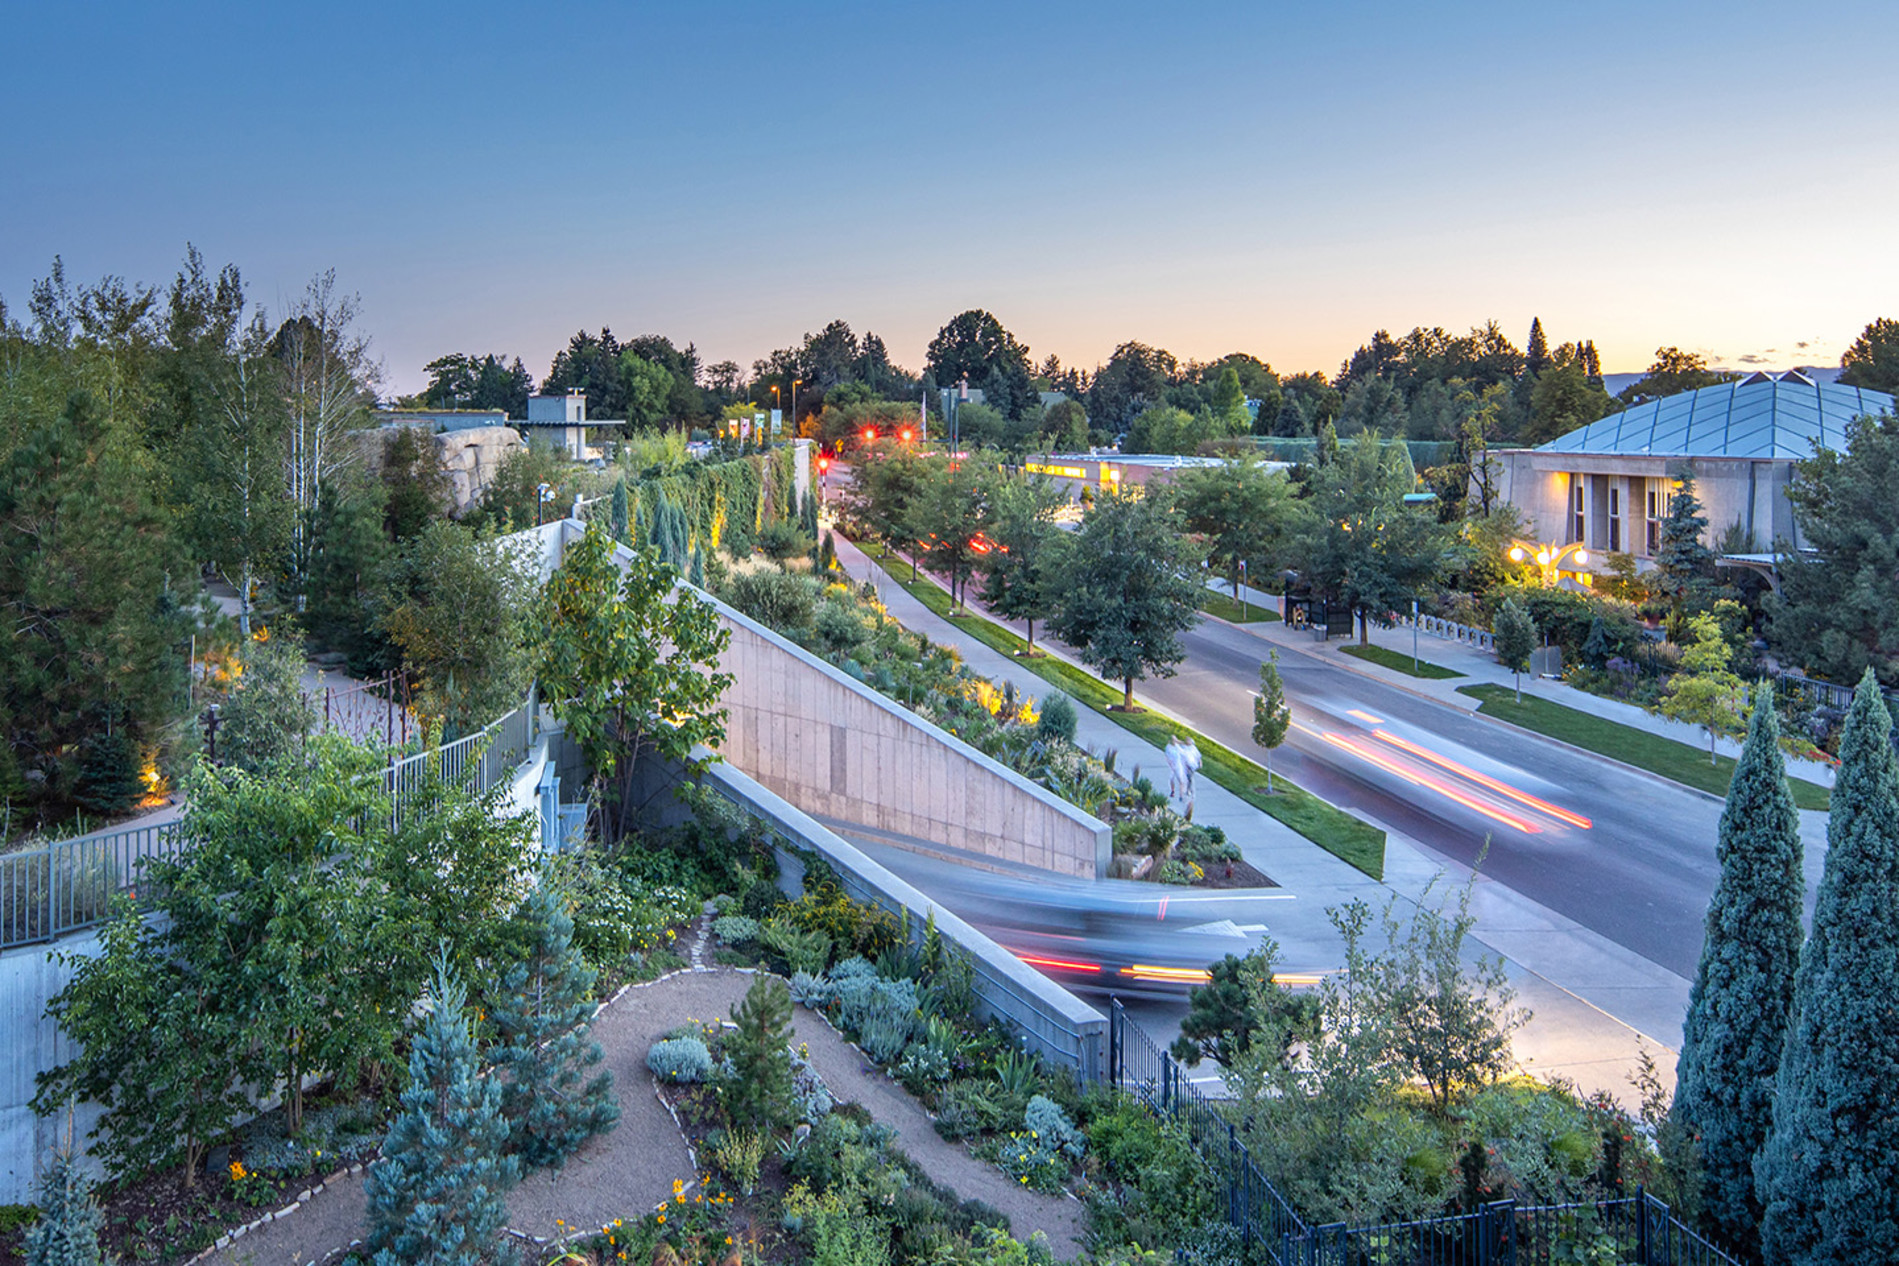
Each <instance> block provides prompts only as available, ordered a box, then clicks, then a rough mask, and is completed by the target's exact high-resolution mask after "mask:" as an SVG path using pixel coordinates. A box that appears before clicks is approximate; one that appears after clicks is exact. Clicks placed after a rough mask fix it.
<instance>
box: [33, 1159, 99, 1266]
mask: <svg viewBox="0 0 1899 1266" xmlns="http://www.w3.org/2000/svg"><path fill="white" fill-rule="evenodd" d="M39 1204H40V1212H39V1220H38V1221H37V1222H35V1223H33V1224H32V1225H31V1226H29V1227H28V1228H27V1232H26V1261H27V1266H101V1263H103V1262H104V1261H105V1260H106V1259H105V1257H104V1255H103V1254H102V1253H100V1251H99V1232H100V1230H101V1229H103V1227H104V1226H105V1215H104V1214H103V1213H101V1212H100V1211H99V1205H98V1202H97V1201H95V1200H94V1199H93V1198H92V1184H91V1183H90V1182H87V1181H86V1176H85V1175H84V1174H82V1173H80V1172H79V1166H78V1164H77V1163H76V1162H75V1161H74V1159H73V1158H72V1157H71V1156H70V1155H67V1154H65V1153H61V1154H59V1155H57V1156H55V1157H54V1158H53V1163H52V1164H50V1165H48V1166H47V1167H46V1173H45V1174H44V1175H42V1176H41V1178H40V1190H39Z"/></svg>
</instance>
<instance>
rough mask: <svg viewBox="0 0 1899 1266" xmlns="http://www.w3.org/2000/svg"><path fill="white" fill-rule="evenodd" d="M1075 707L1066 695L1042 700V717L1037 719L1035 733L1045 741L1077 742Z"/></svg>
mask: <svg viewBox="0 0 1899 1266" xmlns="http://www.w3.org/2000/svg"><path fill="white" fill-rule="evenodd" d="M1075 722H1076V716H1075V705H1074V703H1073V702H1072V701H1071V700H1070V699H1069V698H1068V696H1067V695H1064V694H1052V695H1049V696H1047V697H1046V698H1044V699H1043V700H1042V715H1041V716H1040V717H1038V718H1036V721H1035V733H1036V735H1037V736H1038V737H1040V738H1043V739H1061V740H1063V741H1064V742H1068V743H1072V742H1074V741H1075Z"/></svg>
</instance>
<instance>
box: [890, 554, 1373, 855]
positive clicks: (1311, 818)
mask: <svg viewBox="0 0 1899 1266" xmlns="http://www.w3.org/2000/svg"><path fill="white" fill-rule="evenodd" d="M885 574H886V575H888V576H889V577H890V578H891V579H892V580H894V581H896V582H897V583H898V584H900V585H902V586H903V587H904V588H905V589H906V590H908V591H909V592H910V594H911V595H913V596H914V597H915V598H916V599H917V600H918V601H919V602H921V603H922V604H923V605H924V606H926V607H928V608H929V609H930V610H931V611H933V612H935V613H936V614H937V615H940V616H942V617H944V618H945V619H949V618H951V617H950V597H949V594H948V592H947V591H945V590H944V589H943V587H942V586H940V585H938V584H937V583H936V582H935V581H933V580H931V579H929V577H928V576H920V577H919V578H918V579H917V580H914V581H912V580H909V579H907V578H906V577H904V576H902V575H900V574H899V573H897V572H896V571H894V570H886V573H885ZM954 619H955V620H956V622H957V625H958V627H960V628H962V629H964V630H965V631H967V632H968V633H969V635H970V636H971V637H974V638H975V639H976V640H977V641H979V642H981V643H982V644H983V645H985V646H987V647H989V648H990V649H991V650H995V651H1000V652H1001V653H1003V654H1004V655H1016V654H1017V652H1019V651H1023V650H1026V649H1027V648H1028V643H1027V642H1025V641H1023V640H1022V639H1021V638H1020V637H1018V636H1016V635H1015V634H1014V633H1013V632H1011V631H1009V630H1008V629H1006V628H1003V627H1002V626H1001V625H999V624H996V623H994V622H993V621H990V620H987V619H984V618H983V617H982V616H980V615H977V614H975V612H973V611H971V612H970V613H969V614H967V615H959V616H956V617H954ZM1021 663H1022V666H1023V667H1025V668H1027V669H1028V670H1029V671H1030V672H1032V673H1034V674H1035V675H1036V676H1038V677H1040V678H1041V679H1042V680H1044V681H1046V682H1048V683H1049V684H1050V685H1052V686H1055V687H1057V688H1059V689H1060V690H1061V691H1062V693H1064V694H1066V695H1067V696H1068V697H1069V698H1071V699H1073V700H1074V701H1075V702H1077V703H1081V704H1086V705H1087V706H1088V707H1090V708H1093V709H1094V710H1095V711H1096V712H1099V713H1100V714H1101V715H1103V716H1105V717H1107V718H1108V720H1110V721H1112V722H1114V723H1115V724H1116V725H1118V726H1120V727H1121V728H1122V729H1124V730H1127V731H1128V732H1129V733H1131V734H1134V735H1135V736H1137V737H1139V738H1142V739H1145V740H1146V741H1147V742H1149V743H1152V744H1153V745H1154V746H1156V747H1164V746H1165V745H1166V743H1167V739H1168V737H1169V736H1171V735H1189V734H1191V735H1192V736H1193V738H1194V742H1195V744H1196V745H1197V746H1198V747H1199V748H1200V759H1201V761H1202V766H1201V772H1202V773H1203V774H1205V775H1206V776H1207V777H1209V778H1211V779H1212V780H1213V781H1214V782H1216V783H1218V784H1219V785H1220V786H1222V787H1224V788H1226V789H1227V790H1228V791H1230V792H1232V793H1233V794H1234V795H1236V796H1238V797H1239V798H1240V799H1242V800H1244V801H1246V803H1248V804H1250V805H1252V806H1253V807H1254V808H1255V809H1258V810H1259V811H1260V812H1262V813H1265V814H1267V815H1268V816H1270V817H1273V818H1276V819H1278V820H1279V821H1281V822H1283V823H1285V824H1286V825H1287V826H1289V827H1291V828H1292V829H1293V830H1295V831H1297V832H1298V833H1299V834H1301V835H1303V836H1305V837H1306V838H1307V839H1309V840H1311V841H1312V842H1313V843H1314V844H1317V845H1318V846H1319V847H1320V848H1322V849H1324V850H1325V851H1326V852H1328V853H1330V854H1332V855H1333V856H1334V857H1337V858H1339V859H1340V860H1341V861H1344V862H1347V863H1349V864H1351V865H1352V866H1355V867H1357V868H1358V869H1359V870H1362V871H1364V872H1365V873H1366V874H1367V875H1370V876H1371V877H1372V878H1373V879H1378V880H1382V879H1383V878H1384V877H1385V833H1384V832H1383V831H1381V830H1379V829H1378V828H1377V827H1375V826H1373V825H1371V824H1370V823H1369V822H1362V821H1360V820H1359V819H1357V818H1355V817H1353V816H1352V815H1351V814H1349V813H1347V812H1345V811H1344V810H1343V809H1339V808H1336V807H1334V806H1332V805H1330V804H1327V803H1326V802H1325V801H1323V800H1321V799H1319V798H1318V797H1317V796H1315V795H1313V794H1312V793H1310V792H1308V791H1304V790H1302V789H1300V788H1299V787H1296V786H1294V785H1293V784H1292V783H1290V782H1288V781H1286V777H1285V775H1284V774H1275V775H1273V786H1274V787H1276V788H1280V789H1281V790H1280V791H1279V794H1277V795H1273V796H1268V795H1264V794H1262V793H1260V792H1258V791H1255V790H1254V788H1256V787H1263V786H1265V785H1266V770H1265V769H1264V768H1263V767H1262V766H1260V765H1257V764H1255V763H1254V762H1252V761H1250V760H1247V759H1246V758H1245V757H1244V756H1241V755H1240V754H1239V753H1238V752H1235V751H1233V750H1232V749H1231V748H1228V747H1224V746H1222V745H1220V744H1219V743H1216V742H1214V741H1213V740H1212V739H1210V738H1208V737H1206V736H1205V735H1203V734H1201V733H1199V732H1198V731H1196V730H1193V729H1191V728H1190V727H1188V726H1185V725H1181V724H1180V723H1178V722H1176V721H1170V720H1168V719H1167V718H1166V717H1163V716H1159V715H1157V714H1155V713H1153V712H1136V713H1127V712H1111V711H1109V708H1110V707H1111V706H1113V705H1118V704H1119V703H1120V702H1121V692H1120V691H1119V690H1117V689H1115V688H1114V687H1113V686H1110V685H1109V684H1108V683H1106V682H1104V681H1102V680H1101V679H1100V678H1098V677H1095V676H1092V675H1091V674H1089V673H1086V672H1083V671H1082V670H1081V669H1079V668H1076V667H1075V666H1074V665H1073V664H1070V663H1067V662H1066V661H1064V660H1059V659H1056V658H1055V657H1054V656H1038V657H1037V658H1034V659H1029V658H1023V659H1022V660H1021Z"/></svg>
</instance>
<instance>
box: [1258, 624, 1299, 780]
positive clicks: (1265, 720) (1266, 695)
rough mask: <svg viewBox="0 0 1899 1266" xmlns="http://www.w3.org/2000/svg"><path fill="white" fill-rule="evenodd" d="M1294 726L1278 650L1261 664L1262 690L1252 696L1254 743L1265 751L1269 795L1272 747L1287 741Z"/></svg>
mask: <svg viewBox="0 0 1899 1266" xmlns="http://www.w3.org/2000/svg"><path fill="white" fill-rule="evenodd" d="M1291 728H1292V705H1290V704H1288V703H1287V702H1286V683H1285V682H1284V681H1282V680H1281V679H1280V676H1279V652H1278V651H1273V652H1272V653H1271V654H1270V655H1268V656H1267V658H1266V661H1265V662H1264V663H1262V664H1261V665H1260V666H1259V692H1258V693H1257V694H1255V695H1254V696H1253V742H1255V743H1257V744H1258V745H1259V746H1260V748H1261V750H1263V751H1264V752H1265V753H1266V794H1267V795H1271V794H1272V793H1273V749H1274V748H1276V747H1278V746H1279V745H1280V744H1281V743H1284V742H1285V741H1286V734H1287V732H1288V731H1289V730H1291Z"/></svg>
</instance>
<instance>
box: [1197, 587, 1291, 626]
mask: <svg viewBox="0 0 1899 1266" xmlns="http://www.w3.org/2000/svg"><path fill="white" fill-rule="evenodd" d="M1200 609H1201V610H1202V611H1205V612H1206V613H1207V614H1208V615H1210V616H1213V617H1215V618H1216V619H1221V620H1225V621H1227V622H1228V623H1230V624H1270V623H1272V622H1274V621H1276V620H1278V619H1279V612H1277V611H1275V610H1273V609H1272V608H1271V607H1268V606H1262V605H1261V604H1260V603H1257V602H1253V601H1251V600H1250V599H1249V600H1248V601H1247V602H1246V604H1245V605H1244V606H1242V605H1241V604H1240V603H1238V602H1236V601H1234V599H1233V597H1232V596H1231V595H1230V594H1224V593H1217V592H1215V591H1214V590H1212V589H1204V590H1202V591H1201V593H1200Z"/></svg>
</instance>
